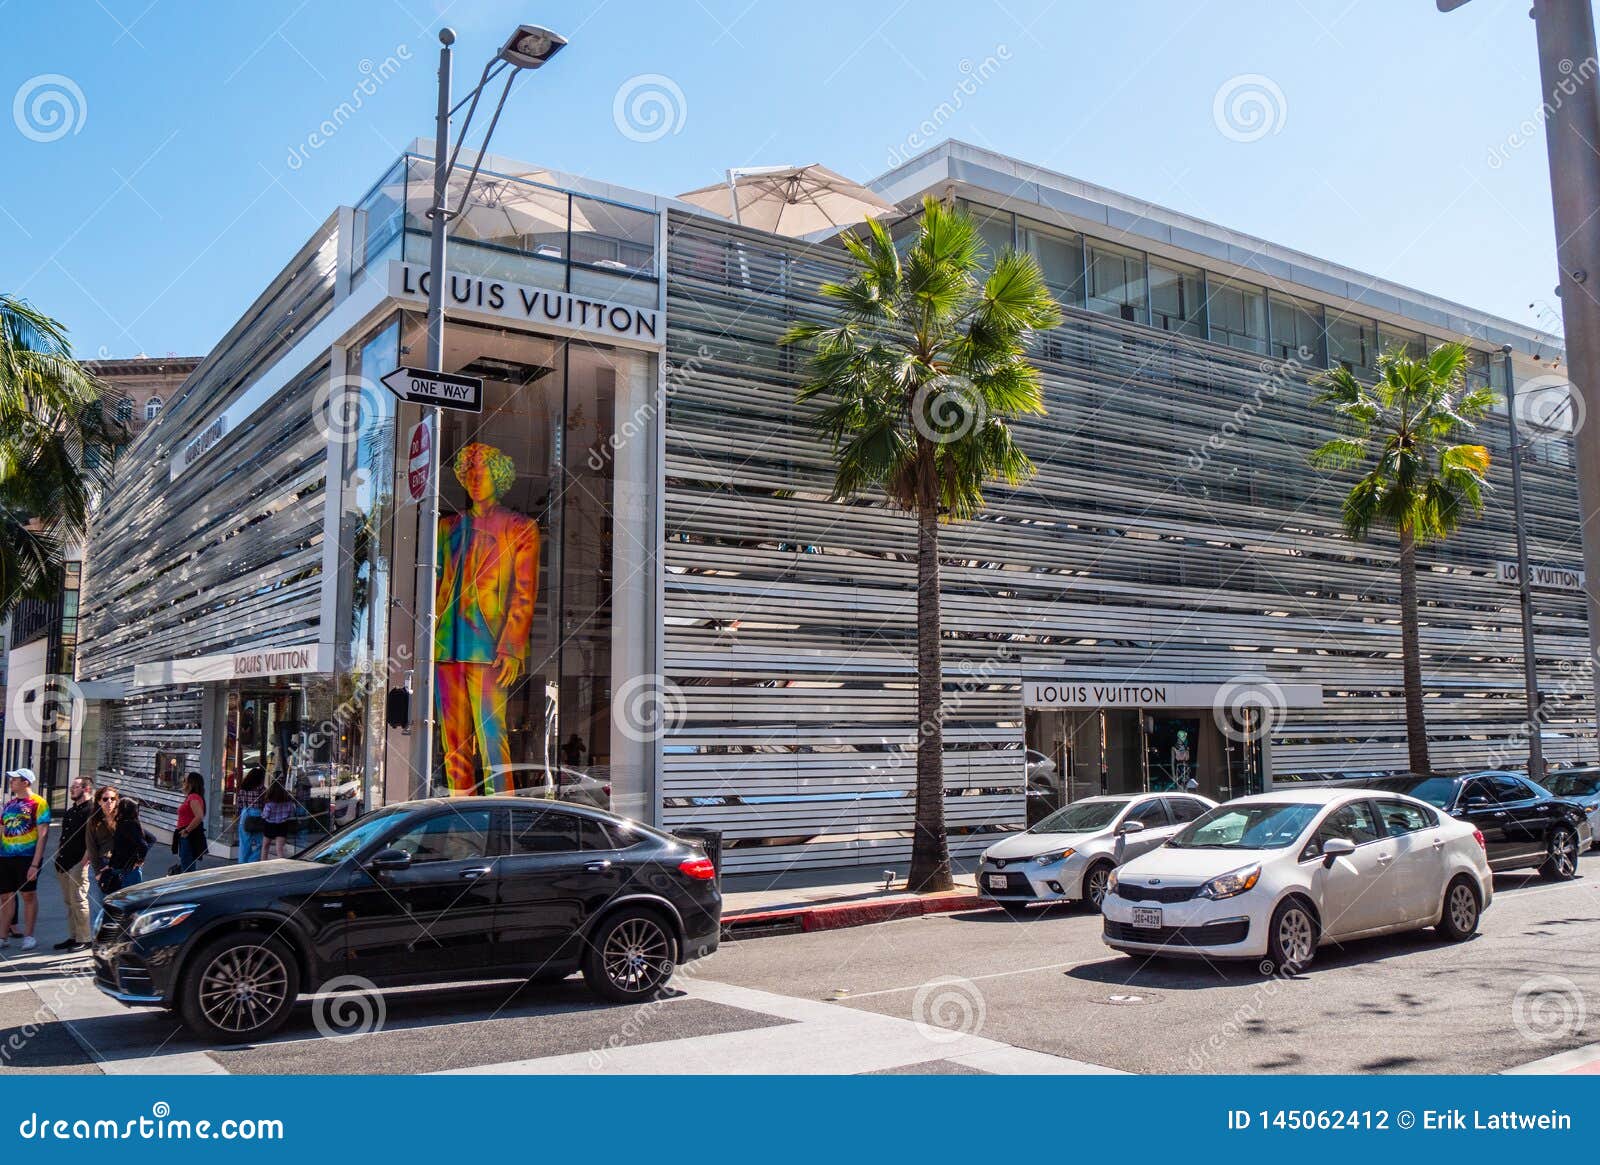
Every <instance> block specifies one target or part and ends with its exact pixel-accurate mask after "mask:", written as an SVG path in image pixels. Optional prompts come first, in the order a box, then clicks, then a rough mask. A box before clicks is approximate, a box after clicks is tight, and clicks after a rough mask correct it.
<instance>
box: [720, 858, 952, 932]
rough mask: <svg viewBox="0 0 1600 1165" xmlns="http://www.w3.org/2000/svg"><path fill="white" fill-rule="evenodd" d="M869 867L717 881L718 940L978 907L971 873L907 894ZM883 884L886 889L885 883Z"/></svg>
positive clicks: (901, 882)
mask: <svg viewBox="0 0 1600 1165" xmlns="http://www.w3.org/2000/svg"><path fill="white" fill-rule="evenodd" d="M869 869H871V867H862V866H853V867H849V868H846V869H842V870H795V871H788V872H785V873H779V874H730V875H729V876H727V877H726V878H724V879H723V881H722V937H723V938H724V939H743V938H759V937H762V936H765V935H774V934H797V933H801V932H808V931H817V930H837V929H839V928H841V927H847V926H865V925H868V924H870V923H875V922H888V921H890V920H892V919H896V918H914V917H916V916H918V915H922V914H940V913H947V912H949V911H954V910H970V909H974V908H977V907H981V906H982V904H983V903H982V900H981V899H980V898H979V897H978V890H977V884H976V883H975V882H974V880H973V875H972V873H971V872H970V871H967V870H962V869H960V867H959V865H958V866H957V869H956V875H955V883H956V886H955V889H953V890H948V891H944V892H942V893H938V894H912V893H910V892H909V891H908V890H907V889H906V880H905V877H904V876H903V874H902V873H901V872H900V871H898V870H897V871H895V876H894V877H893V879H886V878H885V877H884V874H887V873H888V871H884V872H883V873H882V874H880V875H879V876H878V877H876V878H872V879H866V878H863V874H864V873H865V872H866V871H867V870H869ZM886 882H887V883H888V884H887V886H886V885H885V883H886Z"/></svg>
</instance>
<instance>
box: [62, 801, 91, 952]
mask: <svg viewBox="0 0 1600 1165" xmlns="http://www.w3.org/2000/svg"><path fill="white" fill-rule="evenodd" d="M67 800H68V805H67V811H66V812H65V813H64V814H62V816H61V840H60V841H59V842H57V843H56V860H55V867H56V882H57V883H58V884H59V885H60V886H61V900H62V901H63V902H64V903H66V907H67V937H66V938H65V939H63V940H62V941H61V942H58V943H57V944H56V950H58V951H75V950H78V949H79V948H80V947H86V946H88V945H89V940H90V939H91V938H92V937H93V936H92V935H91V934H90V933H89V873H88V870H89V820H90V818H92V817H93V816H94V814H95V804H94V782H93V781H91V780H90V779H89V778H88V777H74V778H73V779H72V784H71V785H70V786H68V788H67Z"/></svg>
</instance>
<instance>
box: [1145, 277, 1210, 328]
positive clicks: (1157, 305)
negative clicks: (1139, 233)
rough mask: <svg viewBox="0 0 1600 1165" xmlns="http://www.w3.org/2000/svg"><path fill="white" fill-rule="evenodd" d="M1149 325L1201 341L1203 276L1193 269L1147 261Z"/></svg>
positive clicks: (1204, 319)
mask: <svg viewBox="0 0 1600 1165" xmlns="http://www.w3.org/2000/svg"><path fill="white" fill-rule="evenodd" d="M1150 322H1151V323H1153V324H1154V325H1155V326H1156V327H1158V328H1160V329H1161V330H1162V331H1164V332H1181V333H1182V334H1183V335H1186V336H1197V337H1199V338H1200V339H1204V338H1205V335H1206V305H1205V276H1204V275H1202V274H1201V273H1200V272H1199V271H1198V270H1196V269H1195V268H1193V267H1181V266H1179V265H1177V264H1176V263H1168V262H1166V261H1164V260H1159V259H1151V260H1150Z"/></svg>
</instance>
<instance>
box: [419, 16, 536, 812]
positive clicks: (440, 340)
mask: <svg viewBox="0 0 1600 1165" xmlns="http://www.w3.org/2000/svg"><path fill="white" fill-rule="evenodd" d="M455 39H456V34H455V33H454V32H453V31H452V30H450V29H448V28H444V29H440V30H439V107H438V114H437V117H436V119H435V126H434V129H435V137H434V151H433V200H432V204H431V205H430V206H429V208H428V219H429V223H430V225H431V227H432V238H431V240H430V244H431V245H430V248H429V258H428V278H429V280H430V284H429V287H428V370H429V371H431V372H443V371H445V368H444V288H445V281H446V279H447V278H448V275H447V267H446V264H445V232H446V230H447V228H448V227H449V225H450V220H451V219H453V218H455V217H456V215H458V214H460V213H461V210H462V208H464V207H465V206H466V205H467V199H468V198H469V197H470V195H471V194H472V187H473V184H474V183H476V182H477V180H478V169H479V168H480V167H481V166H482V165H483V158H484V154H486V153H487V152H488V149H489V139H490V138H491V137H493V136H494V130H495V126H497V125H499V124H500V112H501V110H503V109H504V108H505V104H506V97H507V96H509V95H510V93H511V85H512V83H513V82H514V81H515V80H516V79H517V75H518V74H519V73H521V72H522V71H523V70H524V69H537V68H540V67H541V66H542V65H543V64H544V63H545V62H546V61H548V60H549V59H550V58H551V57H553V56H555V55H556V53H558V52H560V51H561V49H562V48H563V47H565V45H566V43H567V38H566V37H564V36H562V35H561V34H559V33H556V32H551V31H550V30H549V29H548V28H540V27H539V26H538V25H534V24H522V25H518V26H517V30H516V31H515V32H513V33H512V34H511V35H510V37H508V38H507V39H506V43H505V44H504V45H503V46H502V47H501V49H500V51H499V52H497V53H496V54H495V55H494V56H493V57H491V58H490V59H489V63H488V64H486V65H485V66H484V67H483V76H481V77H479V78H478V83H477V85H475V86H474V87H473V89H472V92H471V93H469V94H467V95H466V96H465V97H463V98H462V99H461V101H460V102H458V103H457V104H455V105H451V104H450V70H451V56H452V54H451V51H450V46H451V45H453V44H454V43H455ZM501 73H504V74H505V75H506V81H505V85H504V86H502V87H501V89H500V99H499V101H498V102H497V103H496V104H495V108H494V116H493V117H491V118H490V119H489V128H488V129H487V130H485V131H484V134H483V140H482V141H481V142H479V143H478V150H477V157H476V158H474V159H473V163H472V172H471V173H470V174H469V175H467V181H466V183H465V185H464V186H463V187H462V190H461V194H460V197H459V198H458V199H457V200H456V205H455V207H454V208H452V207H451V206H450V176H451V174H453V173H454V172H455V168H456V159H457V157H459V156H460V154H461V145H462V143H463V142H465V141H466V138H467V131H468V130H469V129H470V128H471V127H472V115H473V114H474V113H476V112H477V110H478V99H479V98H480V97H482V96H483V91H484V89H485V88H486V87H487V86H488V84H489V82H490V81H492V80H494V78H495V77H497V76H498V75H499V74H501ZM463 105H465V106H467V114H466V117H464V118H463V119H462V121H461V131H460V133H459V135H457V137H456V142H455V146H454V148H452V147H451V145H450V119H451V118H452V117H454V116H455V114H456V112H457V111H458V110H459V109H460V108H461V107H462V106H463ZM446 155H448V156H449V160H448V161H446V160H445V159H446ZM423 423H424V424H426V425H427V430H428V448H429V449H430V450H432V451H433V470H432V473H431V474H430V475H429V479H428V488H427V490H426V492H425V493H424V494H423V497H422V506H421V513H420V514H419V515H418V529H417V570H416V580H417V590H416V599H415V609H416V624H417V626H416V632H417V634H416V640H415V654H414V656H413V658H412V662H413V666H414V667H415V669H416V671H415V672H414V673H413V683H412V693H411V709H410V711H411V718H410V719H411V779H412V792H413V794H414V795H417V794H424V795H425V794H428V793H431V792H432V791H433V790H432V785H433V634H434V624H435V622H436V615H437V613H436V612H435V611H434V587H435V585H436V582H435V577H434V576H435V561H434V556H435V554H436V553H437V549H438V532H439V478H440V474H441V471H442V469H443V466H442V465H441V464H440V453H439V408H438V406H437V405H431V406H425V407H424V409H423Z"/></svg>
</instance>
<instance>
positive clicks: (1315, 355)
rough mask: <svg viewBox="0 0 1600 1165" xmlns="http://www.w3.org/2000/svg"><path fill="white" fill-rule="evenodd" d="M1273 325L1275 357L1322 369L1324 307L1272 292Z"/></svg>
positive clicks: (1269, 299) (1270, 308)
mask: <svg viewBox="0 0 1600 1165" xmlns="http://www.w3.org/2000/svg"><path fill="white" fill-rule="evenodd" d="M1267 308H1268V312H1269V314H1270V316H1271V321H1272V355H1273V356H1275V357H1276V358H1277V359H1279V360H1296V361H1298V362H1300V363H1301V364H1309V365H1313V366H1315V367H1318V368H1320V367H1322V365H1323V364H1324V363H1325V360H1326V358H1325V357H1324V355H1323V351H1322V305H1321V304H1316V303H1307V302H1306V301H1305V300H1303V299H1291V298H1290V297H1289V296H1287V295H1279V294H1278V293H1277V292H1272V293H1271V294H1270V295H1269V296H1268V301H1267Z"/></svg>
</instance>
